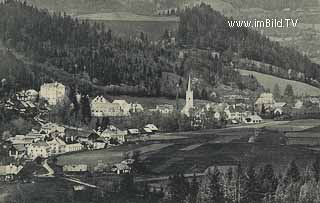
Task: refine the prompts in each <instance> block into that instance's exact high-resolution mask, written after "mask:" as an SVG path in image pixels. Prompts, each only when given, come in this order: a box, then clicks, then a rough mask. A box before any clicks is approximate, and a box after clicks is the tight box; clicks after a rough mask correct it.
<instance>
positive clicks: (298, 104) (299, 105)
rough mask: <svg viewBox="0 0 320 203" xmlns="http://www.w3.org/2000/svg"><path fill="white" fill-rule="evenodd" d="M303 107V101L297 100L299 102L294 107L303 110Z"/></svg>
mask: <svg viewBox="0 0 320 203" xmlns="http://www.w3.org/2000/svg"><path fill="white" fill-rule="evenodd" d="M302 107H303V101H301V100H297V102H296V103H295V104H294V107H293V108H295V109H302Z"/></svg>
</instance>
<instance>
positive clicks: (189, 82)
mask: <svg viewBox="0 0 320 203" xmlns="http://www.w3.org/2000/svg"><path fill="white" fill-rule="evenodd" d="M188 91H189V92H190V91H191V78H190V75H189V81H188Z"/></svg>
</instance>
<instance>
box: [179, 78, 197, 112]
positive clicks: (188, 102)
mask: <svg viewBox="0 0 320 203" xmlns="http://www.w3.org/2000/svg"><path fill="white" fill-rule="evenodd" d="M193 108H194V106H193V91H192V90H191V78H190V76H189V81H188V88H187V91H186V104H185V106H184V107H183V109H182V111H181V113H182V114H184V115H186V116H188V117H189V116H190V110H191V109H193Z"/></svg>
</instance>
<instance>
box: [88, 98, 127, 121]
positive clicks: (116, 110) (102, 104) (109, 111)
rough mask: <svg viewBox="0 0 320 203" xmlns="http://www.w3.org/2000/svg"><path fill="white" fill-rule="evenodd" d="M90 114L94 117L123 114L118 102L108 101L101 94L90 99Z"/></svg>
mask: <svg viewBox="0 0 320 203" xmlns="http://www.w3.org/2000/svg"><path fill="white" fill-rule="evenodd" d="M91 115H92V116H94V117H116V116H123V111H122V110H121V106H120V105H119V104H118V103H110V102H109V101H108V100H107V99H106V98H104V97H103V96H97V97H96V98H94V99H93V100H92V101H91Z"/></svg>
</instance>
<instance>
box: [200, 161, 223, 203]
mask: <svg viewBox="0 0 320 203" xmlns="http://www.w3.org/2000/svg"><path fill="white" fill-rule="evenodd" d="M207 202H215V203H224V202H225V198H224V191H223V186H222V184H221V173H220V171H219V169H218V168H216V167H215V168H214V169H213V170H212V169H210V171H209V172H208V174H207V175H206V176H205V177H204V179H203V181H202V183H201V185H200V188H199V192H198V196H197V203H207Z"/></svg>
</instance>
